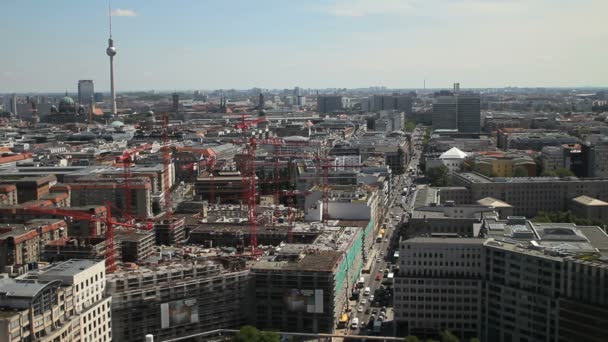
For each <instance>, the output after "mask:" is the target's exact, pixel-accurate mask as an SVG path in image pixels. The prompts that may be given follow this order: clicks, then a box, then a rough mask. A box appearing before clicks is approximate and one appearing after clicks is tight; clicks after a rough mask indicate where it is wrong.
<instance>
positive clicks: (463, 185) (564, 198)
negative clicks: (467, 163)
mask: <svg viewBox="0 0 608 342" xmlns="http://www.w3.org/2000/svg"><path fill="white" fill-rule="evenodd" d="M452 183H453V185H454V186H456V187H458V189H459V191H460V192H464V193H466V194H463V195H462V198H465V197H466V198H467V199H468V201H478V200H480V199H482V198H485V197H493V198H495V199H498V200H501V201H504V202H506V203H509V204H510V205H512V206H513V213H514V214H515V215H519V216H527V217H534V216H536V215H537V213H538V212H539V211H545V212H555V211H567V210H568V207H569V205H570V201H571V199H573V198H575V197H578V196H582V195H585V196H589V197H593V198H596V199H598V200H601V201H608V179H605V178H584V179H578V178H576V177H574V178H557V177H514V178H502V177H496V178H490V177H486V176H483V175H481V174H478V173H458V174H452ZM446 194H447V192H446ZM447 199H448V198H447V197H444V196H443V189H442V190H441V202H444V201H445V200H447ZM449 199H452V198H449ZM457 203H458V202H457ZM468 203H470V202H468Z"/></svg>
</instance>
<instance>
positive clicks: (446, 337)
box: [439, 330, 460, 342]
mask: <svg viewBox="0 0 608 342" xmlns="http://www.w3.org/2000/svg"><path fill="white" fill-rule="evenodd" d="M439 336H440V337H441V342H460V339H459V338H458V337H456V335H454V334H452V333H451V332H450V331H449V330H443V331H441V332H440V333H439Z"/></svg>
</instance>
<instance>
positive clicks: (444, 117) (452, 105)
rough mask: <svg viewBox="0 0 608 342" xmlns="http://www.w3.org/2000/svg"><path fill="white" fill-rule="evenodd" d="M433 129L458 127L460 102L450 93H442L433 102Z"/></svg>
mask: <svg viewBox="0 0 608 342" xmlns="http://www.w3.org/2000/svg"><path fill="white" fill-rule="evenodd" d="M432 120H433V130H437V129H458V102H457V100H456V97H455V96H453V95H452V94H450V93H441V94H440V95H439V96H438V97H437V98H436V102H435V103H433V119H432Z"/></svg>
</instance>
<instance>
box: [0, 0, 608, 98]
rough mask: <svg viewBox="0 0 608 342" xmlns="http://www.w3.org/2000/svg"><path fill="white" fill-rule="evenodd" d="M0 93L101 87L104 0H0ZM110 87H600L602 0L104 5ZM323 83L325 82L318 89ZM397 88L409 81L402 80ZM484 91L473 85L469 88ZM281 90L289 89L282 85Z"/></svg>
mask: <svg viewBox="0 0 608 342" xmlns="http://www.w3.org/2000/svg"><path fill="white" fill-rule="evenodd" d="M3 5H4V6H3V9H4V13H6V14H7V15H5V16H4V18H3V20H2V21H0V32H3V34H4V35H3V38H4V39H3V47H4V50H5V51H6V53H4V54H0V80H1V81H2V82H0V93H54V92H55V91H62V90H65V89H68V91H73V90H74V89H76V84H77V82H78V80H79V79H91V80H93V81H94V82H95V85H96V87H97V88H98V89H99V90H102V92H106V91H108V90H109V88H110V86H109V78H110V77H109V58H108V56H107V55H106V53H105V50H106V47H107V44H108V36H109V25H108V7H107V6H108V3H107V2H106V1H81V0H57V1H31V0H30V1H8V2H6V3H4V4H3ZM112 5H113V11H112V17H113V18H112V30H113V40H114V45H115V47H116V49H117V55H116V57H115V65H116V72H115V74H116V89H117V91H118V92H121V93H123V92H131V91H141V90H140V89H151V88H154V86H151V85H158V86H157V88H159V89H168V90H172V89H199V88H200V89H229V88H230V87H234V86H237V87H239V88H240V89H250V88H253V87H255V86H256V84H265V85H267V86H266V88H270V89H283V88H285V85H289V84H292V82H293V81H297V82H298V83H300V84H301V85H302V86H301V87H302V88H306V89H317V88H328V87H329V88H343V87H346V88H350V89H353V88H362V87H363V88H366V87H367V86H366V85H367V84H375V83H383V84H385V86H386V87H389V88H392V89H395V88H396V89H406V88H407V89H421V88H422V86H423V82H424V80H426V84H427V86H429V87H427V88H431V86H432V87H433V88H435V87H437V86H439V88H435V89H448V88H450V87H451V85H452V83H453V82H454V81H456V82H460V84H461V85H462V87H463V88H467V89H492V88H503V87H509V86H513V85H517V87H521V88H603V87H607V86H608V68H606V66H605V61H606V60H608V44H606V43H605V41H606V37H608V25H606V23H605V13H608V1H605V0H578V1H567V0H382V1H380V0H309V1H304V2H293V1H282V0H265V1H255V2H254V1H247V0H224V1H198V0H181V1H178V2H167V1H145V0H115V1H113V4H112ZM319 85H323V87H319ZM404 85H407V87H405V86H404ZM480 85H483V86H480ZM292 87H293V85H292V86H287V88H292Z"/></svg>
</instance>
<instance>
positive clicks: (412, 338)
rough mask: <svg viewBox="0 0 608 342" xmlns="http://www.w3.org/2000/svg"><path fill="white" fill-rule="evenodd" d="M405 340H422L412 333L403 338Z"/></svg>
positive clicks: (413, 341)
mask: <svg viewBox="0 0 608 342" xmlns="http://www.w3.org/2000/svg"><path fill="white" fill-rule="evenodd" d="M403 341H405V342H421V341H420V339H419V338H418V337H416V336H412V335H410V336H406V337H405V338H404V339H403Z"/></svg>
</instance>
